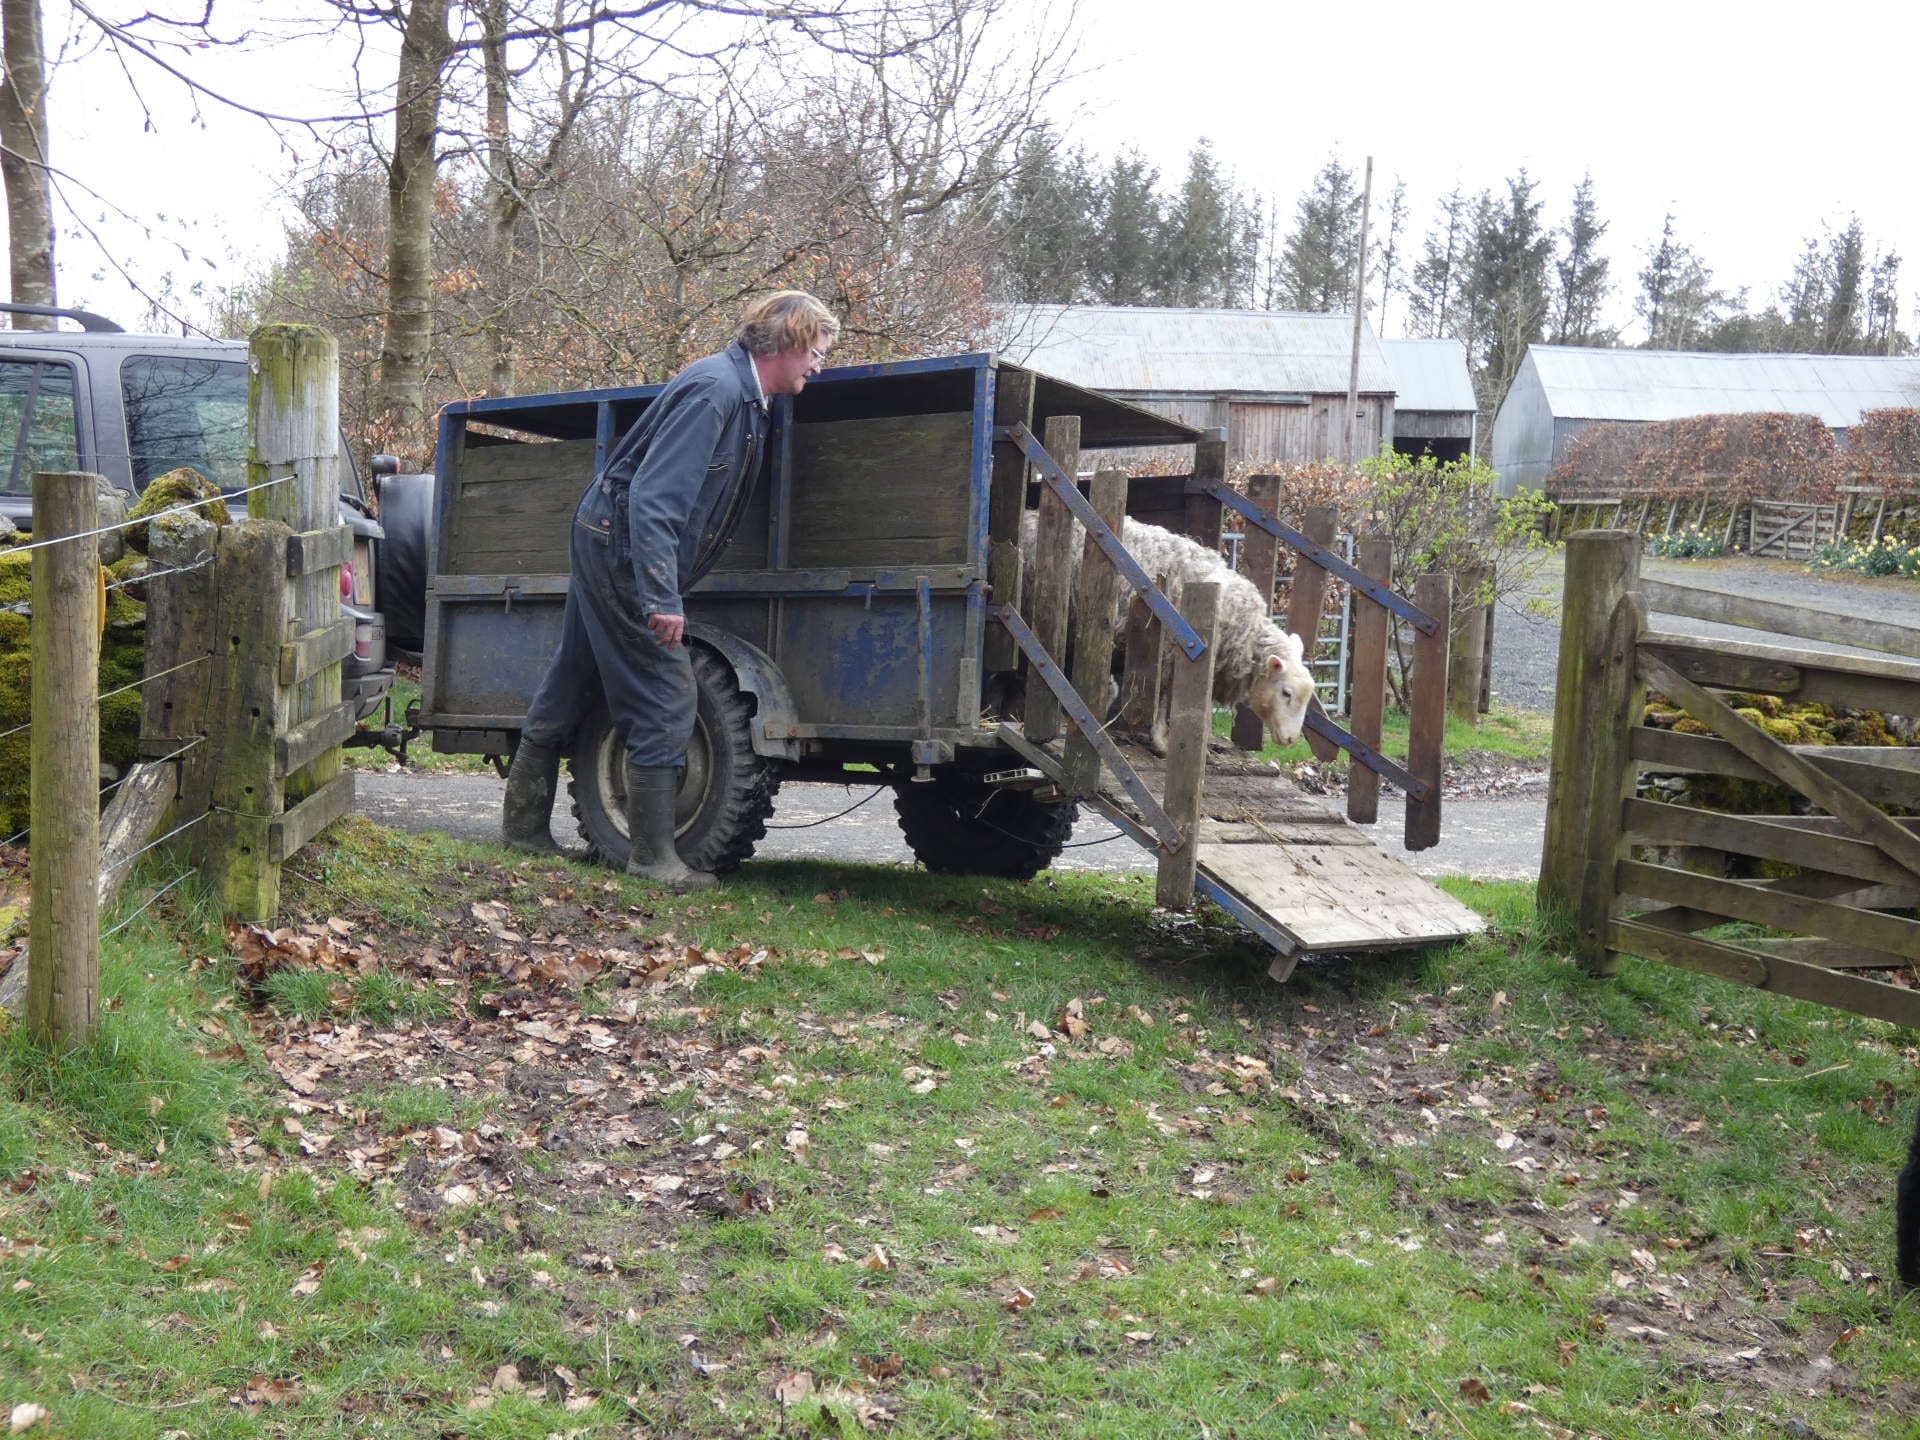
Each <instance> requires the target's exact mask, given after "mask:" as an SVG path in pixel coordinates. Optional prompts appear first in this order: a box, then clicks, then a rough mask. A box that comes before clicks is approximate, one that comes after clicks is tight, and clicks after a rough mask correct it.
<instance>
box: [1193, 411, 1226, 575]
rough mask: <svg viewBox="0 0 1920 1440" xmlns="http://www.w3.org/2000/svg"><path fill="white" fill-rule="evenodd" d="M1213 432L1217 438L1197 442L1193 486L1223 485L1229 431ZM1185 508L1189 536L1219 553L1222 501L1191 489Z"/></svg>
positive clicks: (1194, 449)
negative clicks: (1227, 432)
mask: <svg viewBox="0 0 1920 1440" xmlns="http://www.w3.org/2000/svg"><path fill="white" fill-rule="evenodd" d="M1214 435H1215V437H1216V438H1214V439H1211V440H1200V441H1197V442H1195V444H1194V447H1193V487H1194V489H1197V488H1198V487H1200V486H1202V485H1217V484H1221V483H1223V482H1224V481H1225V480H1226V478H1227V440H1226V432H1225V431H1224V430H1216V431H1215V432H1214ZM1186 510H1187V535H1188V536H1189V537H1190V538H1191V539H1193V540H1197V541H1198V542H1199V543H1200V544H1202V545H1204V546H1206V547H1207V549H1208V550H1210V551H1213V552H1216V553H1217V552H1218V551H1219V549H1220V515H1221V504H1220V502H1219V501H1218V500H1217V499H1215V498H1214V497H1213V496H1211V495H1198V494H1195V493H1193V490H1191V489H1190V490H1189V491H1188V493H1187V506H1186Z"/></svg>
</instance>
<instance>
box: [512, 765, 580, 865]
mask: <svg viewBox="0 0 1920 1440" xmlns="http://www.w3.org/2000/svg"><path fill="white" fill-rule="evenodd" d="M559 783H560V747H559V746H557V745H541V744H537V743H535V742H534V741H532V740H522V741H521V742H520V744H519V747H518V748H517V749H516V750H515V751H514V752H513V765H512V767H511V768H509V769H508V771H507V797H506V800H505V802H504V803H503V804H502V805H501V807H500V838H501V839H502V840H504V841H505V842H506V843H507V844H508V845H509V846H511V847H512V848H513V849H515V850H527V851H531V852H532V853H533V854H535V855H565V854H567V851H565V850H563V849H561V848H560V844H559V842H558V841H556V840H555V839H554V838H553V828H552V827H553V795H554V791H555V789H556V788H557V787H558V785H559Z"/></svg>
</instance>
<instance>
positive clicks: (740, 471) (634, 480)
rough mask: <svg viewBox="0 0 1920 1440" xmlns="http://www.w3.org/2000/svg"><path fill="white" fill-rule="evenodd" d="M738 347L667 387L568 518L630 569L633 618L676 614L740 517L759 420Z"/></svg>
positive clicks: (756, 452)
mask: <svg viewBox="0 0 1920 1440" xmlns="http://www.w3.org/2000/svg"><path fill="white" fill-rule="evenodd" d="M758 396H759V386H758V384H757V383H756V382H755V380H754V376H753V359H752V357H751V356H750V355H748V353H747V350H746V347H745V346H743V345H740V344H738V343H736V344H733V345H729V346H728V347H727V348H726V349H725V350H722V351H721V352H720V353H719V354H717V355H709V356H707V357H706V358H705V359H702V360H696V361H694V362H693V363H692V364H691V365H689V366H687V368H686V369H684V370H682V371H681V372H680V373H679V374H678V375H676V376H674V377H673V379H672V380H670V381H669V382H668V383H667V388H666V389H664V390H662V391H661V392H660V394H659V396H658V397H657V398H656V399H655V400H654V402H653V403H652V404H651V405H649V406H648V407H647V409H646V412H645V413H644V414H643V415H641V417H640V418H639V419H638V420H637V421H635V422H634V424H633V428H631V429H630V430H628V431H627V433H626V434H625V435H624V436H623V437H621V440H620V443H619V444H618V445H616V446H615V447H614V449H613V453H612V454H611V455H609V456H608V457H607V463H606V466H605V468H604V469H603V470H601V472H600V474H599V475H598V476H597V477H596V478H595V480H594V483H593V484H592V485H590V486H589V487H588V488H587V493H586V494H585V495H584V496H583V497H582V498H581V501H580V508H579V511H578V512H577V516H576V518H577V519H578V520H579V521H580V522H581V523H583V524H587V525H590V526H592V527H593V528H595V529H597V530H600V531H602V532H603V533H606V534H609V535H611V536H612V538H613V542H614V554H613V557H612V559H613V563H614V565H615V566H619V565H622V564H628V563H630V564H631V565H632V566H633V575H634V583H635V587H636V589H637V591H638V594H639V605H640V613H641V614H642V615H684V614H685V613H686V606H685V602H684V601H683V600H682V599H681V595H682V593H683V592H684V591H685V590H686V589H687V588H688V587H690V586H691V585H693V583H694V582H695V581H697V580H698V579H699V578H700V577H701V576H702V575H704V574H706V572H707V571H708V569H709V568H711V567H712V565H713V562H714V561H715V560H716V559H718V558H719V555H720V552H721V550H722V549H724V548H725V547H726V543H727V541H728V540H730V539H732V538H733V531H734V528H735V527H736V526H737V525H738V524H739V523H740V516H741V515H742V513H744V511H745V510H746V503H747V499H748V497H749V495H750V494H751V493H752V490H753V479H754V472H755V470H756V469H757V467H758V465H759V461H760V457H761V454H762V452H763V451H764V450H765V448H766V436H767V425H768V417H767V410H766V408H765V407H764V406H763V405H762V404H761V403H760V401H759V399H758Z"/></svg>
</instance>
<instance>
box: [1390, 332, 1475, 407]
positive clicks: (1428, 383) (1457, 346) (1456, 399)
mask: <svg viewBox="0 0 1920 1440" xmlns="http://www.w3.org/2000/svg"><path fill="white" fill-rule="evenodd" d="M1380 348H1381V350H1382V351H1384V352H1385V353H1386V357H1387V364H1388V365H1389V366H1391V367H1392V369H1393V388H1394V397H1393V408H1394V409H1396V410H1455V411H1459V410H1478V409H1479V408H1480V402H1479V400H1478V399H1476V398H1475V396H1474V393H1473V377H1472V376H1471V375H1469V374H1468V373H1467V347H1466V346H1464V345H1462V344H1461V343H1460V342H1459V341H1458V340H1382V341H1381V342H1380Z"/></svg>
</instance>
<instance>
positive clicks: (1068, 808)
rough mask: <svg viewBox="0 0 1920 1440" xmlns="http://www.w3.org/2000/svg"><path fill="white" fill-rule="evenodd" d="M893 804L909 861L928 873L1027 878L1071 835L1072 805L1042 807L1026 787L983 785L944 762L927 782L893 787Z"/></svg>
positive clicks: (1076, 812)
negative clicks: (911, 853)
mask: <svg viewBox="0 0 1920 1440" xmlns="http://www.w3.org/2000/svg"><path fill="white" fill-rule="evenodd" d="M893 808H894V811H895V812H896V813H897V814H898V815H899V817H900V829H901V832H902V833H903V834H904V835H905V836H906V840H907V845H908V847H909V848H910V849H911V850H912V851H913V853H914V858H916V859H917V860H919V862H920V863H921V864H922V865H924V866H926V867H927V869H929V870H931V871H933V872H934V873H935V874H936V875H997V876H1000V877H1002V878H1005V879H1010V880H1031V879H1032V878H1033V877H1034V876H1035V875H1038V874H1039V873H1040V872H1041V871H1042V870H1045V869H1046V868H1047V867H1048V866H1050V865H1051V864H1053V862H1054V861H1055V860H1057V859H1058V858H1059V856H1060V852H1061V850H1062V849H1064V848H1065V847H1066V843H1067V839H1068V837H1069V836H1071V835H1072V834H1073V822H1074V820H1075V819H1077V818H1078V816H1079V813H1080V807H1079V806H1078V805H1077V804H1075V803H1074V802H1073V801H1071V800H1062V801H1057V802H1055V803H1053V804H1042V803H1041V802H1040V801H1038V800H1036V799H1034V797H1033V794H1032V792H1031V791H1027V790H1010V789H1007V788H1005V787H1001V786H992V787H990V786H988V785H987V784H986V783H985V782H983V781H982V780H981V778H980V777H979V776H978V775H976V774H972V773H970V772H968V771H965V770H958V769H955V768H954V767H952V766H950V765H942V766H938V767H936V768H935V770H934V772H933V779H932V780H931V781H928V782H924V783H920V784H915V783H913V782H912V781H903V782H902V783H901V784H899V785H896V786H895V787H894V792H893Z"/></svg>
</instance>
